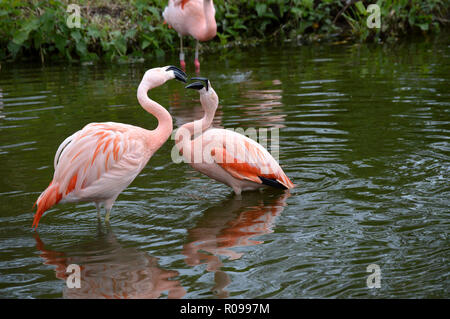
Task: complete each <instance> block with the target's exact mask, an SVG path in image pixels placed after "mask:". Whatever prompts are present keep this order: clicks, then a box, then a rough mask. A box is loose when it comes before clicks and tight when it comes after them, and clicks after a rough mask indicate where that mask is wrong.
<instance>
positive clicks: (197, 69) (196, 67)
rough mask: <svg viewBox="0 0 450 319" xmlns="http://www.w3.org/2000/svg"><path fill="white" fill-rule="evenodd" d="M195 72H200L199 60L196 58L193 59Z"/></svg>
mask: <svg viewBox="0 0 450 319" xmlns="http://www.w3.org/2000/svg"><path fill="white" fill-rule="evenodd" d="M194 65H195V72H196V73H200V61H199V60H198V59H195V60H194Z"/></svg>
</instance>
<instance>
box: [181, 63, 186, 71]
mask: <svg viewBox="0 0 450 319" xmlns="http://www.w3.org/2000/svg"><path fill="white" fill-rule="evenodd" d="M180 65H181V68H182V69H183V71H186V62H184V60H180Z"/></svg>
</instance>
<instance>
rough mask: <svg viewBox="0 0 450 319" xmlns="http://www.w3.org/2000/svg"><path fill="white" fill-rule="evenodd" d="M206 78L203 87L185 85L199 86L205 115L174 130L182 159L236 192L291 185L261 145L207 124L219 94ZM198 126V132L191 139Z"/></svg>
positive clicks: (291, 186)
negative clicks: (199, 132) (198, 133)
mask: <svg viewBox="0 0 450 319" xmlns="http://www.w3.org/2000/svg"><path fill="white" fill-rule="evenodd" d="M206 81H207V84H206V87H204V86H203V85H202V84H201V83H199V82H196V83H193V84H191V85H188V86H187V87H188V88H196V89H198V90H199V93H200V102H201V104H202V108H203V109H204V111H205V116H204V117H203V118H202V119H201V120H197V121H194V122H191V123H186V124H184V125H183V126H182V127H181V128H180V129H178V130H177V133H176V135H175V140H176V144H175V145H176V147H177V148H178V150H179V152H180V153H181V154H182V155H183V157H184V158H185V160H186V161H187V162H188V163H189V164H190V165H191V166H192V167H193V168H194V169H195V170H197V171H199V172H201V173H203V174H205V175H207V176H209V177H210V178H212V179H215V180H217V181H219V182H222V183H224V184H225V185H228V186H230V187H231V188H233V190H234V192H235V193H236V194H241V192H242V191H247V190H256V189H259V188H263V187H267V186H271V187H275V188H280V189H290V188H293V187H294V184H293V183H292V182H291V180H290V179H289V178H288V177H287V176H286V174H285V173H284V171H283V170H282V168H281V167H280V165H279V164H278V162H277V161H276V160H275V159H274V158H273V157H272V155H270V153H269V152H268V151H267V150H266V149H265V148H264V147H263V146H262V145H260V144H259V143H257V142H256V141H254V140H252V139H251V138H249V137H247V136H245V135H242V134H239V133H237V132H234V131H231V130H226V129H219V128H211V127H210V126H211V124H212V120H213V118H214V114H215V111H216V109H217V106H218V97H217V94H216V93H215V91H214V89H213V88H212V87H211V84H210V83H209V81H208V80H207V79H206ZM198 130H200V131H201V132H202V133H201V135H200V136H197V137H195V138H194V139H191V138H192V136H194V135H195V134H194V133H196V131H197V132H198ZM199 153H200V156H198V154H199Z"/></svg>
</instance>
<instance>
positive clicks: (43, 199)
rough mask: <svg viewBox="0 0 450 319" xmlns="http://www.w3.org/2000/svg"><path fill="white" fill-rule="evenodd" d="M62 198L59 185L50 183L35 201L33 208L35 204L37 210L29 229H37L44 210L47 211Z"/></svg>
mask: <svg viewBox="0 0 450 319" xmlns="http://www.w3.org/2000/svg"><path fill="white" fill-rule="evenodd" d="M61 198H62V194H61V193H60V192H59V185H58V184H57V183H53V182H51V183H50V185H48V187H47V189H46V190H45V191H43V192H42V194H41V196H39V198H38V199H37V201H36V203H34V205H33V208H34V206H35V205H36V204H37V210H36V213H35V214H34V220H33V225H32V226H31V227H34V228H35V229H36V228H37V226H38V224H39V220H40V219H41V217H42V215H43V214H44V212H45V211H46V210H48V209H49V208H50V207H52V206H53V205H55V204H57V203H58V202H59V201H60V200H61Z"/></svg>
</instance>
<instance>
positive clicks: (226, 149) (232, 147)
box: [191, 128, 294, 193]
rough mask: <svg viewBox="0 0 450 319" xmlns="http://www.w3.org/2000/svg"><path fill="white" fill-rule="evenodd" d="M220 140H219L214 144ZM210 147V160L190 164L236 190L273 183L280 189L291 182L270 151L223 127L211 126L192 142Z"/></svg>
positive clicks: (205, 147)
mask: <svg viewBox="0 0 450 319" xmlns="http://www.w3.org/2000/svg"><path fill="white" fill-rule="evenodd" d="M218 141H220V142H219V143H217V142H218ZM191 143H192V145H193V147H195V146H194V145H198V143H201V144H202V147H203V149H206V150H208V149H210V153H208V154H207V156H208V155H209V154H210V155H211V158H212V161H211V160H209V161H204V162H202V163H196V162H195V160H194V161H193V162H192V163H191V166H192V167H193V168H194V169H195V170H197V171H199V172H201V173H203V174H205V175H207V176H209V177H211V178H213V179H215V180H217V181H219V182H222V183H224V184H225V185H228V186H230V187H231V188H233V190H235V192H236V193H240V192H242V191H248V190H256V189H258V188H262V187H266V186H273V187H276V188H281V189H288V188H292V187H293V186H294V185H293V184H292V182H291V181H290V180H289V178H288V177H287V176H286V174H285V173H284V171H283V170H282V169H281V167H280V165H279V164H278V163H277V161H276V160H275V159H274V158H273V157H272V155H270V153H269V152H268V151H267V150H266V149H265V148H264V147H263V146H261V145H260V144H258V143H257V142H256V141H254V140H252V139H251V138H249V137H247V136H245V135H242V134H239V133H236V132H233V131H230V130H226V129H219V128H210V129H207V130H206V131H204V132H203V134H202V135H201V136H199V137H197V138H196V139H194V140H193V141H192V142H191Z"/></svg>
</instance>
